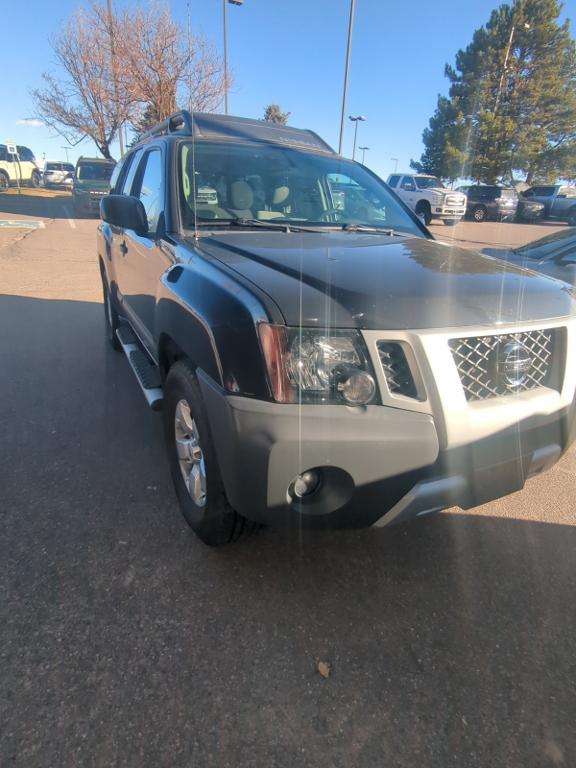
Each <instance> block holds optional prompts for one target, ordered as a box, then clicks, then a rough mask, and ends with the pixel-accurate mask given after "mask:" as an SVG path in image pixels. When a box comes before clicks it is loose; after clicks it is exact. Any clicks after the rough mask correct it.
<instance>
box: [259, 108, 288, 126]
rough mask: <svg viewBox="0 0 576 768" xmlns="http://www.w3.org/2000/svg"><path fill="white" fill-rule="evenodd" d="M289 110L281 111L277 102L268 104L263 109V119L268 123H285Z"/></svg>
mask: <svg viewBox="0 0 576 768" xmlns="http://www.w3.org/2000/svg"><path fill="white" fill-rule="evenodd" d="M290 114H291V113H290V112H282V110H281V109H280V106H279V105H278V104H268V106H267V107H266V109H265V110H264V120H266V121H267V122H268V123H278V124H279V125H286V124H287V123H288V118H289V117H290Z"/></svg>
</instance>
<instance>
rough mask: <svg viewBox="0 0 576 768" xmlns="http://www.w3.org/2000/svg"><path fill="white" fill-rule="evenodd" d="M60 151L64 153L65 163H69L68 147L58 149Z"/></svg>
mask: <svg viewBox="0 0 576 768" xmlns="http://www.w3.org/2000/svg"><path fill="white" fill-rule="evenodd" d="M60 149H63V150H64V152H66V162H67V163H69V162H70V159H69V157H68V147H60Z"/></svg>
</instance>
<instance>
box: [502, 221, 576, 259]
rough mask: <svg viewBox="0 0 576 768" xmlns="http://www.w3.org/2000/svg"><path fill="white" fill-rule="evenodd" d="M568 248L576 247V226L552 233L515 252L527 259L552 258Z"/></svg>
mask: <svg viewBox="0 0 576 768" xmlns="http://www.w3.org/2000/svg"><path fill="white" fill-rule="evenodd" d="M567 248H572V249H576V227H570V228H568V229H564V230H560V232H555V233H554V234H552V235H547V236H546V237H542V238H540V240H535V241H534V242H532V243H528V245H524V246H522V248H516V249H515V251H514V253H517V254H518V255H519V256H523V257H525V258H527V259H537V260H538V261H542V260H543V259H550V258H552V257H554V256H556V255H557V254H558V253H561V252H562V251H565V250H566V249H567Z"/></svg>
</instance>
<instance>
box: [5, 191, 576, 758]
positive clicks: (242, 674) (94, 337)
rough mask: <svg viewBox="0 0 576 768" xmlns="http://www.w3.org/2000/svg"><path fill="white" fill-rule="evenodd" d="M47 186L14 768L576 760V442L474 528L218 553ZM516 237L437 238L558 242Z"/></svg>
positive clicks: (26, 278) (305, 537) (12, 387)
mask: <svg viewBox="0 0 576 768" xmlns="http://www.w3.org/2000/svg"><path fill="white" fill-rule="evenodd" d="M28 192H29V193H30V194H28V195H23V196H20V198H19V200H16V202H14V199H15V196H14V195H12V194H10V195H0V219H2V220H13V219H15V220H26V219H29V220H30V221H32V220H36V221H41V222H42V223H43V225H44V226H43V227H38V228H35V229H24V228H18V227H14V228H8V227H6V228H3V227H0V281H1V282H0V284H1V291H2V295H1V296H0V360H2V362H3V364H2V366H0V387H1V391H2V395H3V396H2V400H1V402H0V419H1V423H2V435H3V439H2V442H1V444H0V488H1V489H2V491H1V496H2V526H1V528H0V557H1V560H2V564H3V568H2V569H1V571H0V579H1V583H0V587H1V589H2V595H3V599H2V603H1V605H0V621H1V622H2V635H3V640H2V645H1V655H2V674H1V678H0V706H1V708H2V712H1V715H0V716H1V721H2V723H3V727H2V732H1V736H0V739H1V745H0V754H1V756H2V759H1V760H0V764H1V765H3V766H4V765H6V766H18V767H20V766H22V768H24V767H25V768H35V767H36V766H38V768H47V767H50V768H52V767H53V768H65V767H66V768H67V767H68V766H71V767H72V766H98V767H100V766H103V767H104V766H106V767H107V768H108V767H109V766H130V767H131V766H135V767H136V766H138V768H142V766H150V767H151V768H160V767H161V766H166V768H180V767H185V766H186V767H187V766H195V767H196V766H198V768H204V767H212V766H214V767H215V768H216V767H218V768H226V767H227V766H230V767H232V766H234V767H235V768H237V767H241V768H244V767H250V768H260V766H266V768H273V767H274V766H281V767H282V768H284V767H286V768H288V767H289V766H290V768H292V766H306V767H313V768H316V767H317V766H318V768H320V766H322V767H323V768H324V767H325V766H331V768H332V767H333V768H345V767H346V768H376V767H377V766H378V767H379V766H394V767H398V768H414V767H415V766H418V768H439V767H440V766H441V767H442V768H476V767H478V768H488V767H490V768H532V767H533V768H546V767H547V766H552V767H553V766H566V767H567V768H571V767H572V766H575V765H576V728H575V727H574V721H575V717H574V713H575V712H576V662H575V658H576V654H575V651H576V641H575V637H576V609H575V606H574V594H576V568H575V553H576V526H575V522H576V520H575V503H574V496H575V491H576V482H575V480H576V452H575V450H574V449H572V450H571V451H570V452H569V453H568V454H567V455H566V456H565V457H564V458H563V459H562V461H561V462H560V463H559V464H558V465H557V466H556V467H555V468H554V469H553V470H552V471H551V472H549V473H548V474H546V475H542V476H540V477H537V478H534V479H533V480H531V481H529V483H528V484H527V487H526V488H525V489H524V491H522V492H521V493H517V494H514V495H513V496H510V497H508V498H506V499H502V500H500V501H498V502H496V503H493V504H488V505H485V506H484V507H481V508H479V509H476V510H471V511H469V512H462V511H461V510H450V511H449V512H447V513H444V514H441V515H437V516H436V517H434V518H430V519H427V520H424V521H422V522H418V523H413V524H411V525H409V526H403V527H397V528H394V529H389V530H376V529H370V530H365V531H358V532H347V533H309V532H305V531H299V530H288V531H275V530H264V531H262V532H261V533H260V534H259V535H258V536H256V537H255V538H253V539H248V540H246V541H244V542H242V543H239V544H237V545H235V546H232V547H229V548H225V549H221V550H211V549H209V548H206V547H205V546H204V545H202V544H201V543H200V542H199V541H198V540H197V539H195V538H194V536H193V535H192V533H191V532H190V531H189V529H188V528H187V526H186V525H185V523H184V521H183V519H182V518H181V516H180V513H179V511H178V509H177V505H176V501H175V498H174V495H173V492H172V488H171V483H170V479H169V475H168V468H167V465H166V461H165V458H164V451H163V444H162V431H161V423H160V417H159V416H158V415H157V414H154V413H152V412H151V411H149V410H148V409H147V407H146V404H145V401H144V398H143V397H142V395H141V393H140V392H139V390H138V387H137V385H136V383H135V381H134V380H133V378H132V375H131V373H130V371H129V368H128V365H127V364H126V362H125V360H123V358H122V357H121V355H119V354H116V353H114V352H113V351H112V350H111V349H109V348H108V346H107V345H106V343H105V341H104V329H103V312H102V306H101V296H100V294H101V289H100V284H99V275H98V268H97V262H96V252H95V242H96V241H95V230H96V222H95V221H94V220H90V219H85V220H80V219H74V218H72V211H71V206H70V198H69V196H66V195H64V194H58V193H55V194H52V195H36V194H31V191H28ZM504 227H505V228H506V229H505V230H504ZM515 227H516V225H511V224H505V225H492V224H473V223H463V224H460V225H458V226H457V227H456V228H448V227H443V226H442V225H439V226H434V227H433V231H434V234H435V236H436V237H438V238H439V239H442V240H449V239H452V238H456V239H458V240H459V241H463V244H464V245H465V246H466V247H474V246H476V247H479V243H480V244H500V243H502V244H503V245H506V244H509V243H510V242H511V240H518V241H519V242H518V243H515V244H520V242H526V241H528V240H530V239H534V238H536V237H540V236H542V234H546V233H547V232H550V231H553V228H554V227H553V226H546V225H545V226H529V225H526V227H519V228H518V229H516V228H515ZM504 238H506V239H504ZM319 661H324V662H326V663H327V664H328V665H329V666H330V675H329V677H327V678H324V677H322V676H321V675H319V674H318V662H319Z"/></svg>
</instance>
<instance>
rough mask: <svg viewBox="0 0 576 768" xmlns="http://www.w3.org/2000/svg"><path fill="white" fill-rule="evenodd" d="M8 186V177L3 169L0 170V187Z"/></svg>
mask: <svg viewBox="0 0 576 768" xmlns="http://www.w3.org/2000/svg"><path fill="white" fill-rule="evenodd" d="M9 186H10V179H9V178H8V175H7V174H6V173H4V171H0V189H8V187H9Z"/></svg>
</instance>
